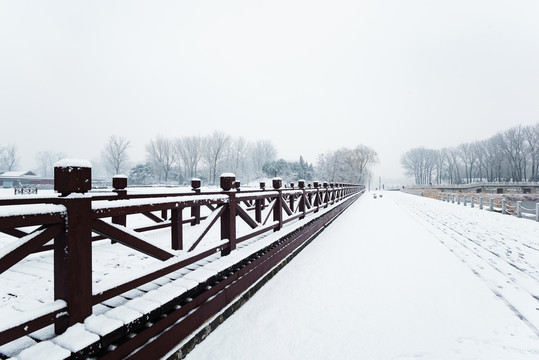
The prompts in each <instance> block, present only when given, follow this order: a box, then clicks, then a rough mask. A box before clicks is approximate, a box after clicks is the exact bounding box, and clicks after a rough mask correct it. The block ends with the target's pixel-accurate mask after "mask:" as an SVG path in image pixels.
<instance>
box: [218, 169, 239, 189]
mask: <svg viewBox="0 0 539 360" xmlns="http://www.w3.org/2000/svg"><path fill="white" fill-rule="evenodd" d="M235 180H236V175H234V174H232V173H224V174H221V178H220V185H221V189H223V191H228V190H230V189H232V187H233V186H234V181H235Z"/></svg>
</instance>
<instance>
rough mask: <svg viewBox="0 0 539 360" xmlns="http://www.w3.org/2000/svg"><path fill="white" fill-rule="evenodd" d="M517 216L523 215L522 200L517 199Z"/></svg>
mask: <svg viewBox="0 0 539 360" xmlns="http://www.w3.org/2000/svg"><path fill="white" fill-rule="evenodd" d="M517 217H518V218H521V217H522V201H517Z"/></svg>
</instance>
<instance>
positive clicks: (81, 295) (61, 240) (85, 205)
mask: <svg viewBox="0 0 539 360" xmlns="http://www.w3.org/2000/svg"><path fill="white" fill-rule="evenodd" d="M90 188H91V168H90V167H86V166H78V165H73V166H69V165H62V166H57V167H55V168H54V189H55V190H56V191H58V192H60V193H61V194H62V196H63V197H64V198H63V199H61V200H60V203H62V204H63V205H64V206H65V207H66V208H67V219H66V226H65V229H64V231H63V232H62V233H61V234H60V235H59V236H57V237H56V238H55V239H54V298H55V300H58V299H61V300H64V301H65V302H66V303H67V309H68V312H69V317H67V318H63V319H60V320H58V321H57V322H56V323H55V332H56V333H57V334H59V333H63V332H64V331H65V330H66V329H67V328H68V327H69V326H71V325H73V324H75V323H77V322H83V321H84V319H85V318H86V317H88V316H90V315H91V314H92V238H91V236H92V235H91V234H92V227H91V217H90V214H91V210H92V203H91V198H90V197H89V196H88V197H84V196H76V197H69V195H70V194H71V193H78V194H80V193H85V192H87V191H88V190H90Z"/></svg>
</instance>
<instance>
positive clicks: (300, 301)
mask: <svg viewBox="0 0 539 360" xmlns="http://www.w3.org/2000/svg"><path fill="white" fill-rule="evenodd" d="M536 249H539V224H537V223H535V222H533V221H529V220H524V219H516V218H515V217H510V216H502V215H500V214H493V213H489V212H487V211H484V210H479V209H477V208H476V209H470V208H465V207H463V206H462V205H461V206H457V205H456V204H448V203H443V202H440V201H436V200H432V199H426V198H421V197H416V196H413V195H407V194H402V193H393V192H386V193H384V197H383V198H378V199H373V197H372V195H371V194H369V193H367V194H366V195H365V196H363V197H361V198H360V199H359V200H358V201H357V202H356V203H355V204H354V205H352V206H351V207H350V208H349V209H348V210H347V211H346V212H345V213H344V214H343V215H341V216H340V217H339V218H338V219H337V220H336V221H335V222H334V223H333V224H332V225H331V226H330V227H329V228H328V229H327V230H325V231H324V232H323V233H322V234H321V235H320V236H319V237H318V238H316V239H315V241H313V242H312V243H311V244H310V245H309V246H308V247H307V248H306V249H305V250H303V251H302V252H301V253H300V254H299V255H298V256H297V257H296V258H295V259H294V260H293V261H292V262H291V263H290V264H289V265H287V266H286V267H285V268H284V269H283V270H281V272H279V273H278V274H277V275H276V276H275V277H274V278H273V279H272V280H271V281H270V282H269V283H268V284H267V285H265V286H264V287H263V288H262V289H261V290H260V291H259V292H258V293H257V294H256V295H255V296H254V297H253V298H252V299H251V300H250V301H249V302H247V303H246V304H245V305H244V306H243V307H242V308H241V309H240V310H239V311H238V312H236V313H235V314H234V315H233V316H232V317H231V318H229V319H228V320H227V321H226V322H225V323H224V324H223V325H221V326H220V327H219V328H218V329H217V330H216V331H215V332H213V333H212V334H210V335H209V336H208V338H207V339H206V340H204V342H202V343H201V344H199V345H198V346H197V347H196V348H195V350H194V351H193V352H191V353H190V354H189V355H188V357H187V359H189V360H196V359H208V358H219V359H254V358H256V359H270V358H271V359H274V358H280V359H395V360H397V359H399V360H403V359H489V360H491V359H500V360H501V359H537V358H539V338H538V332H537V328H538V327H539V322H537V316H538V313H539V311H538V310H537V308H538V307H539V301H538V300H537V295H538V290H537V289H538V280H537V279H538V278H539V273H538V269H539V258H538V256H539V255H538V251H537V250H536ZM448 250H450V251H448ZM470 269H471V271H470ZM521 318H522V320H521Z"/></svg>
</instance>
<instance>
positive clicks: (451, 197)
mask: <svg viewBox="0 0 539 360" xmlns="http://www.w3.org/2000/svg"><path fill="white" fill-rule="evenodd" d="M438 199H439V200H442V201H447V202H452V203H455V201H456V203H457V204H458V205H460V202H461V197H460V195H455V194H445V193H440V194H438ZM462 202H463V204H464V206H467V203H468V198H467V196H466V195H464V197H463V198H462ZM483 202H484V199H483V197H479V209H481V210H483V207H484V205H483ZM470 205H471V207H472V208H473V207H475V196H472V197H471V199H470ZM488 208H489V210H490V211H494V198H490V199H489V206H488ZM501 211H502V214H508V212H507V200H506V199H502V209H501ZM516 216H517V217H518V218H521V217H522V201H517V208H516ZM535 221H538V222H539V203H536V204H535Z"/></svg>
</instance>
